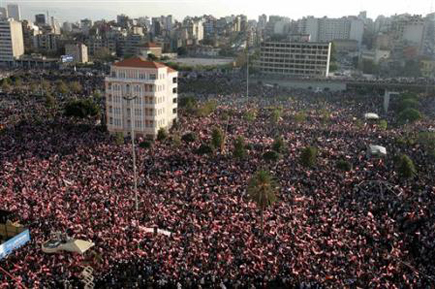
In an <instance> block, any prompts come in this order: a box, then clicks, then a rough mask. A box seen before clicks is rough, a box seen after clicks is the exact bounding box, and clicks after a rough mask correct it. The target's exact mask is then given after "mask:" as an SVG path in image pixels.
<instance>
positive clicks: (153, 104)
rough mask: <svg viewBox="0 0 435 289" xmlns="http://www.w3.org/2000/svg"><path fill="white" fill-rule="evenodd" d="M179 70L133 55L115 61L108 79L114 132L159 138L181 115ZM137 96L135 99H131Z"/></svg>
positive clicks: (109, 122)
mask: <svg viewBox="0 0 435 289" xmlns="http://www.w3.org/2000/svg"><path fill="white" fill-rule="evenodd" d="M177 83H178V72H177V71H175V70H173V69H172V68H170V67H168V66H166V65H164V64H162V63H158V62H152V61H146V60H144V59H143V58H139V57H137V58H130V59H125V60H123V61H120V62H116V63H115V64H113V65H112V67H111V71H110V75H109V76H108V77H106V79H105V86H106V120H107V128H108V130H109V132H111V133H122V134H123V135H124V136H127V135H129V134H130V132H131V129H132V124H133V130H134V132H135V136H137V137H148V138H155V137H156V135H157V132H158V131H159V129H161V128H164V129H169V128H170V127H171V126H172V125H173V123H174V121H176V119H177V88H178V84H177ZM131 98H134V99H133V100H128V99H131Z"/></svg>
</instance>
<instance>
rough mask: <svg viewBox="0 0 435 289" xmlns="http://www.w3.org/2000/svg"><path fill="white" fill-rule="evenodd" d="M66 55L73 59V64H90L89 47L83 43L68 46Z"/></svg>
mask: <svg viewBox="0 0 435 289" xmlns="http://www.w3.org/2000/svg"><path fill="white" fill-rule="evenodd" d="M65 55H70V56H72V57H73V62H78V63H86V62H88V47H87V46H86V45H84V44H83V43H77V44H66V45H65Z"/></svg>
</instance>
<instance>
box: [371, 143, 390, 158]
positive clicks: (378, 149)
mask: <svg viewBox="0 0 435 289" xmlns="http://www.w3.org/2000/svg"><path fill="white" fill-rule="evenodd" d="M369 152H370V155H374V156H386V155H387V149H386V148H385V147H383V146H379V145H370V146H369Z"/></svg>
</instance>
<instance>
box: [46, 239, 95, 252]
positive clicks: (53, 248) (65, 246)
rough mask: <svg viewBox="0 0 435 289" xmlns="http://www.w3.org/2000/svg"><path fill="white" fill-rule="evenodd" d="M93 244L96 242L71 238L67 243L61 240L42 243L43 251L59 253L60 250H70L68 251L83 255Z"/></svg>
mask: <svg viewBox="0 0 435 289" xmlns="http://www.w3.org/2000/svg"><path fill="white" fill-rule="evenodd" d="M93 246H94V243H92V242H88V241H84V240H75V239H70V240H68V241H67V242H65V243H63V242H61V241H59V240H50V241H48V242H46V243H44V244H42V251H43V252H44V253H57V252H59V251H68V252H75V253H79V254H82V255H83V254H84V253H85V252H86V251H87V250H89V249H90V248H92V247H93Z"/></svg>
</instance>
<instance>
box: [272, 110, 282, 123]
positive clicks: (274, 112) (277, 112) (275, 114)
mask: <svg viewBox="0 0 435 289" xmlns="http://www.w3.org/2000/svg"><path fill="white" fill-rule="evenodd" d="M281 115H282V110H281V109H279V108H275V109H274V110H272V114H271V115H270V120H271V121H272V125H277V124H278V122H279V120H280V119H281Z"/></svg>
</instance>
